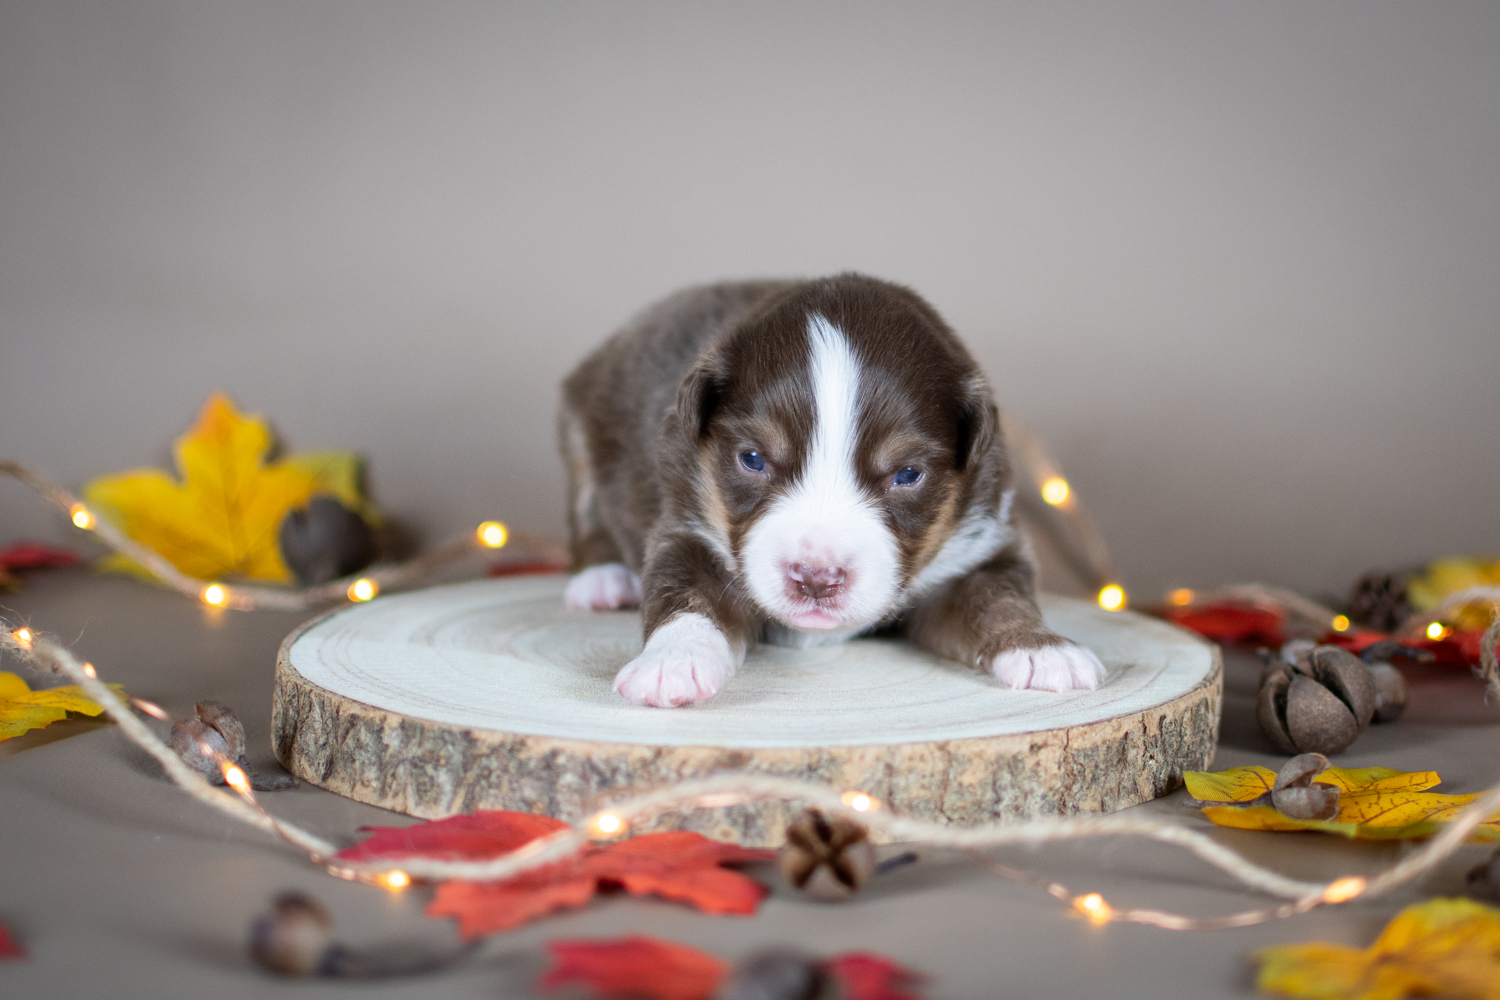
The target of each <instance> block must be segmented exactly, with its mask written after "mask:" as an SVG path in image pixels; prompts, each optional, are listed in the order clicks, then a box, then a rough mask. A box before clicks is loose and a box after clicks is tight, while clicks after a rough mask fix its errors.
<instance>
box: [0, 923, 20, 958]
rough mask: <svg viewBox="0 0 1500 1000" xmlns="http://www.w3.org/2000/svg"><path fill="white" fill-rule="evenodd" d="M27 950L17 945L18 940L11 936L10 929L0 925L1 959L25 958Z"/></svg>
mask: <svg viewBox="0 0 1500 1000" xmlns="http://www.w3.org/2000/svg"><path fill="white" fill-rule="evenodd" d="M25 957H26V949H24V948H22V947H21V946H20V945H19V944H17V943H16V939H15V938H13V937H11V936H10V929H9V928H8V927H6V926H5V925H4V924H0V958H25Z"/></svg>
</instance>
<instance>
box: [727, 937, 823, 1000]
mask: <svg viewBox="0 0 1500 1000" xmlns="http://www.w3.org/2000/svg"><path fill="white" fill-rule="evenodd" d="M827 979H828V976H827V975H826V974H825V973H824V972H823V968H822V965H821V963H819V962H818V961H817V960H816V959H812V958H809V957H808V956H806V955H803V954H801V953H800V952H795V951H790V950H787V949H782V948H778V949H775V950H771V951H763V952H760V953H759V954H756V955H751V956H750V957H749V958H747V959H745V960H744V961H743V962H740V963H739V964H738V965H736V966H735V967H734V969H733V970H732V971H731V972H730V973H729V979H728V980H727V981H726V982H725V983H724V985H723V986H721V987H720V988H719V991H718V993H716V994H714V995H715V996H716V997H717V998H718V1000H814V998H816V997H819V996H822V995H823V992H824V987H825V986H826V985H827Z"/></svg>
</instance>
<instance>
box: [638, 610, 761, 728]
mask: <svg viewBox="0 0 1500 1000" xmlns="http://www.w3.org/2000/svg"><path fill="white" fill-rule="evenodd" d="M744 661H745V649H744V647H743V646H739V647H737V648H736V647H735V646H731V645H730V642H729V639H728V638H727V637H726V636H725V635H724V633H723V632H721V631H719V629H718V626H716V625H715V624H714V623H713V622H712V621H710V620H709V619H708V618H707V617H706V616H704V615H700V614H691V613H689V614H681V615H678V616H677V617H676V618H673V619H672V620H671V621H668V622H667V623H666V624H664V625H662V626H661V627H660V628H658V629H657V630H656V631H655V632H653V633H651V638H650V639H649V640H648V641H647V642H646V648H645V649H643V650H641V655H640V656H637V657H636V658H635V659H633V660H631V661H630V662H629V663H627V664H625V666H623V667H621V668H620V672H619V673H618V674H616V675H615V690H616V691H617V692H619V694H620V695H621V696H622V697H623V698H625V699H626V700H627V701H633V702H635V703H636V704H637V705H651V706H653V707H655V708H674V707H676V706H678V705H687V704H691V703H693V702H698V701H707V700H708V699H710V698H712V697H713V696H714V695H716V694H718V693H719V689H720V688H722V687H723V686H724V682H725V681H727V680H729V678H730V677H731V676H733V674H734V672H735V670H736V669H738V668H739V665H740V664H741V663H743V662H744Z"/></svg>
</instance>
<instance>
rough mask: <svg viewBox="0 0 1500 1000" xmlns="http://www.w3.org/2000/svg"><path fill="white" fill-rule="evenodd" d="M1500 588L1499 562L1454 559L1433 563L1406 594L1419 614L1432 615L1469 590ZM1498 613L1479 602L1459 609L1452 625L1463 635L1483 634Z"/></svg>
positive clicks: (1409, 583)
mask: <svg viewBox="0 0 1500 1000" xmlns="http://www.w3.org/2000/svg"><path fill="white" fill-rule="evenodd" d="M1496 586H1500V559H1494V558H1489V557H1486V556H1451V557H1449V558H1447V559H1438V560H1436V561H1435V562H1433V563H1430V564H1429V565H1428V567H1427V569H1426V570H1425V571H1424V572H1422V573H1419V574H1418V575H1416V576H1414V577H1412V578H1411V579H1410V580H1408V581H1407V582H1406V592H1407V594H1408V595H1410V597H1411V603H1412V605H1413V606H1414V607H1416V609H1417V610H1418V611H1431V610H1432V609H1433V608H1436V607H1437V606H1438V605H1439V604H1441V603H1443V600H1444V599H1445V598H1447V597H1448V596H1449V595H1451V594H1456V593H1457V592H1459V591H1460V590H1468V589H1469V588H1470V587H1496ZM1494 613H1495V609H1494V605H1493V604H1492V603H1491V602H1489V601H1476V602H1474V603H1473V604H1468V605H1465V606H1464V607H1462V608H1460V609H1458V611H1457V612H1455V613H1454V614H1453V615H1452V616H1451V621H1450V624H1451V625H1453V627H1454V628H1456V629H1459V630H1462V631H1471V632H1472V631H1479V632H1483V631H1484V630H1485V629H1486V628H1488V627H1489V624H1490V620H1491V619H1492V618H1493V616H1494Z"/></svg>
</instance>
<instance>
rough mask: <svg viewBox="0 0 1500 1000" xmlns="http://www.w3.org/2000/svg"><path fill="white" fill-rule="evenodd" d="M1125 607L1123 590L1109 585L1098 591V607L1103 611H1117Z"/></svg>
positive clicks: (1117, 586)
mask: <svg viewBox="0 0 1500 1000" xmlns="http://www.w3.org/2000/svg"><path fill="white" fill-rule="evenodd" d="M1124 606H1125V588H1124V587H1122V586H1120V585H1119V584H1118V583H1111V584H1108V585H1106V586H1104V587H1101V588H1100V589H1099V607H1101V608H1103V609H1104V610H1105V611H1119V610H1120V609H1121V608H1123V607H1124Z"/></svg>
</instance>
